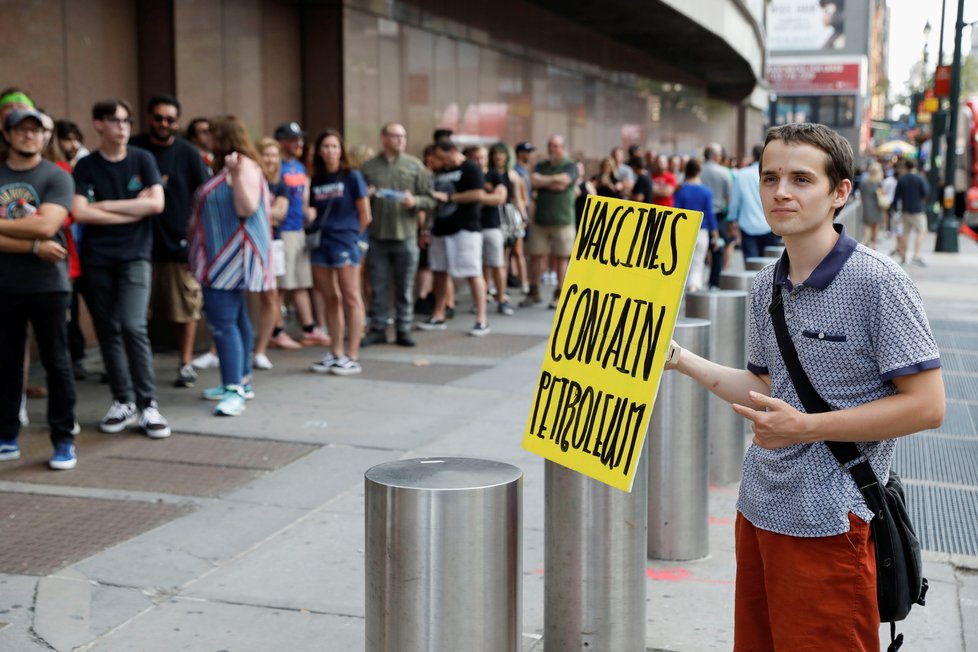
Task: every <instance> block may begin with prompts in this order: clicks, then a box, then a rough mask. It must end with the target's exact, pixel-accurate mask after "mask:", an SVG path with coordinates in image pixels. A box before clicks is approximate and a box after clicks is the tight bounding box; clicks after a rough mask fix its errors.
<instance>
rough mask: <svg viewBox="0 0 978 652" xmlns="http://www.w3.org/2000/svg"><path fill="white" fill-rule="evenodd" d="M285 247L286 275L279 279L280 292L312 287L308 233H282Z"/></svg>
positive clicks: (300, 231)
mask: <svg viewBox="0 0 978 652" xmlns="http://www.w3.org/2000/svg"><path fill="white" fill-rule="evenodd" d="M282 244H283V245H285V275H284V276H282V277H281V278H279V279H278V287H279V289H280V290H305V289H308V288H311V287H312V264H311V263H310V262H309V252H308V251H306V232H305V231H302V230H299V231H282Z"/></svg>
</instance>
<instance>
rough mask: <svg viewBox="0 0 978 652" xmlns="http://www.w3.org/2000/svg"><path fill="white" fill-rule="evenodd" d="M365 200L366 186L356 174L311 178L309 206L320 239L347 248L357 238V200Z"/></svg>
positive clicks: (358, 233) (358, 219)
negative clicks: (319, 230)
mask: <svg viewBox="0 0 978 652" xmlns="http://www.w3.org/2000/svg"><path fill="white" fill-rule="evenodd" d="M366 196H367V184H366V182H365V181H364V180H363V176H362V175H361V174H360V172H358V171H357V170H350V171H349V172H348V173H346V174H341V173H339V172H334V173H332V174H327V175H326V176H324V177H321V178H313V179H312V181H311V182H310V184H309V204H310V205H311V206H312V207H313V208H315V209H316V224H317V225H318V226H319V227H320V228H321V229H322V232H323V238H324V239H327V240H331V241H334V242H337V243H342V244H345V245H348V246H353V245H355V244H356V242H357V240H359V238H360V213H359V212H358V211H357V204H356V200H357V199H360V198H361V197H366Z"/></svg>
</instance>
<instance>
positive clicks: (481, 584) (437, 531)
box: [327, 457, 644, 652]
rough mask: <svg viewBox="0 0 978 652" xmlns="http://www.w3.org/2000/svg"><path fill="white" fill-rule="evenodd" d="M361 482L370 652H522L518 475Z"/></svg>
mask: <svg viewBox="0 0 978 652" xmlns="http://www.w3.org/2000/svg"><path fill="white" fill-rule="evenodd" d="M364 482H365V490H366V496H365V502H366V552H365V554H366V592H367V595H366V639H367V646H366V652H519V650H520V647H521V644H522V595H523V594H522V577H521V572H522V568H521V566H522V553H523V550H522V532H523V524H522V518H523V517H522V492H523V472H522V471H521V470H520V469H518V468H516V467H515V466H512V465H510V464H504V463H502V462H493V461H489V460H476V459H465V458H448V457H446V458H426V459H412V460H401V461H397V462H388V463H386V464H379V465H377V466H375V467H373V468H371V469H369V470H367V472H366V474H365V475H364ZM642 602H643V606H644V600H643V601H642ZM327 647H328V646H327Z"/></svg>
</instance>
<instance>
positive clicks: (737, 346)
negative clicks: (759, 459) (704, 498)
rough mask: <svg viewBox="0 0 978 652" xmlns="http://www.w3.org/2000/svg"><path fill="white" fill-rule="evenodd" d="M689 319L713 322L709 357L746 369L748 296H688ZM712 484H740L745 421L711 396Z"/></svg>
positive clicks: (714, 292) (730, 293)
mask: <svg viewBox="0 0 978 652" xmlns="http://www.w3.org/2000/svg"><path fill="white" fill-rule="evenodd" d="M686 316H687V317H700V318H702V319H706V320H708V321H709V322H710V329H709V333H710V335H709V341H708V343H707V347H706V357H707V358H709V359H710V360H712V361H713V362H716V363H719V364H722V365H726V366H728V367H733V368H734V369H743V368H744V367H745V366H746V358H747V330H746V328H747V293H746V292H742V291H740V290H704V291H702V292H689V293H687V294H686ZM707 402H708V410H709V431H710V482H712V483H714V484H731V483H733V482H739V481H740V478H741V475H742V474H743V470H744V468H743V467H744V451H745V442H744V436H743V435H744V419H743V418H742V417H740V416H739V415H738V414H737V413H736V412H734V411H733V410H731V409H730V404H729V403H727V402H726V401H724V400H723V399H722V398H719V397H717V396H714V395H713V394H709V397H708V401H707Z"/></svg>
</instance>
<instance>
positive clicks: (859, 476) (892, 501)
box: [768, 282, 927, 652]
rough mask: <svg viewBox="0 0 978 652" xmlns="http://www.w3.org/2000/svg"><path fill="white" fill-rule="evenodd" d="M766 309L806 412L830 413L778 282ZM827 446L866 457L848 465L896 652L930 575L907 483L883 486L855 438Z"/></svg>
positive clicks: (841, 457) (846, 457) (849, 457)
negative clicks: (866, 514) (869, 515)
mask: <svg viewBox="0 0 978 652" xmlns="http://www.w3.org/2000/svg"><path fill="white" fill-rule="evenodd" d="M768 312H769V313H771V321H772V322H773V323H774V334H775V337H776V338H777V340H778V348H779V349H780V350H781V357H782V358H783V359H784V364H785V367H787V369H788V375H789V376H791V382H792V384H793V385H794V386H795V391H797V392H798V398H800V399H801V402H802V405H804V406H805V411H806V412H808V413H809V414H814V413H817V412H828V411H830V410H831V409H832V408H831V407H829V405H828V403H826V402H825V401H824V400H823V399H822V397H821V396H820V395H819V393H818V391H817V390H816V389H815V387H814V386H813V385H812V383H811V380H809V378H808V375H807V374H806V373H805V369H804V368H803V367H802V366H801V360H799V359H798V351H796V350H795V345H794V343H793V342H792V341H791V336H790V335H789V334H788V325H787V323H786V322H785V318H784V306H783V305H782V299H781V289H780V288H779V287H778V284H777V282H775V283H774V287H773V291H772V296H771V305H770V306H769V307H768ZM825 445H826V446H828V447H829V450H830V451H832V454H833V455H835V459H837V460H838V461H839V464H841V465H842V466H843V467H845V466H846V465H848V464H849V463H850V462H854V461H855V460H858V459H859V458H862V461H860V462H857V463H856V464H853V465H852V466H850V467H848V469H849V473H851V474H852V478H853V480H855V481H856V486H857V487H859V492H860V493H861V494H862V495H863V498H864V499H865V500H866V505H867V506H868V507H869V509H870V510H872V512H873V514H874V517H873V520H872V521H871V522H870V527H871V529H872V532H873V542H874V545H875V546H876V598H877V601H878V602H879V615H880V622H881V623H886V622H888V623H890V646H889V647H888V648H887V651H888V652H896V651H897V650H899V649H900V646H901V645H903V634H900V635H899V636H897V634H896V621H898V620H903V619H904V618H906V617H907V614H909V613H910V608H911V607H913V605H915V604H919V605H923V604H924V596H925V595H926V594H927V579H926V578H924V577H923V576H922V566H921V559H920V542H919V541H918V540H917V534H916V532H915V531H914V528H913V524H912V523H911V522H910V517H909V516H908V514H907V507H906V501H905V499H904V494H903V483H902V482H901V481H900V477H899V476H898V475H897V474H896V473H893V472H892V471H890V477H889V480H888V481H887V483H886V486H880V483H879V480H877V478H876V475H875V474H874V473H873V469H872V467H871V466H870V465H869V461H868V460H866V458H864V457H863V456H862V453H860V452H859V449H858V448H856V445H855V444H853V443H852V442H838V441H827V442H825Z"/></svg>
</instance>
